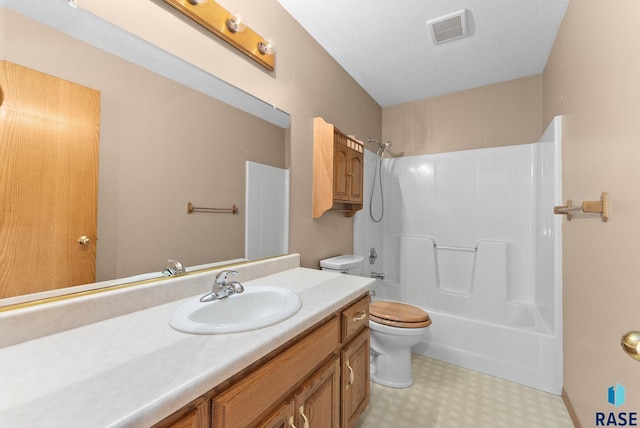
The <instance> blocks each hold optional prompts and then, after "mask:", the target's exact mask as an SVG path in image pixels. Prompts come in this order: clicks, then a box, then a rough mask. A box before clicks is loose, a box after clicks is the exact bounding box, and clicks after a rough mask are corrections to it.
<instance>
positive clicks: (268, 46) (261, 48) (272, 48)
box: [258, 39, 276, 55]
mask: <svg viewBox="0 0 640 428" xmlns="http://www.w3.org/2000/svg"><path fill="white" fill-rule="evenodd" d="M258 52H260V53H261V54H262V55H267V54H268V55H273V54H274V53H276V45H275V43H274V42H273V40H271V39H266V40H263V41H261V42H258Z"/></svg>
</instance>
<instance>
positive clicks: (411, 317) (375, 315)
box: [320, 255, 431, 388]
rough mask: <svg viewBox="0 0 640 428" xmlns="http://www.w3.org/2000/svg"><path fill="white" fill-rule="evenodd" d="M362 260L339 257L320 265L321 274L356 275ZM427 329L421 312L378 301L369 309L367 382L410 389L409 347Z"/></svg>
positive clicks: (360, 267)
mask: <svg viewBox="0 0 640 428" xmlns="http://www.w3.org/2000/svg"><path fill="white" fill-rule="evenodd" d="M363 260H364V257H360V256H353V255H342V256H337V257H332V258H330V259H325V260H322V261H321V262H320V266H321V268H322V270H326V271H333V272H340V273H345V274H351V275H360V273H361V271H362V261H363ZM429 325H431V318H429V315H428V314H427V313H426V312H425V311H423V310H422V309H420V308H418V307H415V306H412V305H408V304H406V303H400V302H394V301H388V300H380V301H375V302H372V303H371V304H370V305H369V328H370V331H371V370H370V372H371V380H372V381H373V382H376V383H378V384H380V385H385V386H390V387H393V388H407V387H409V386H411V385H413V376H412V374H411V347H412V346H413V345H416V344H417V343H418V342H420V339H422V337H423V336H424V335H425V334H426V333H427V328H428V326H429Z"/></svg>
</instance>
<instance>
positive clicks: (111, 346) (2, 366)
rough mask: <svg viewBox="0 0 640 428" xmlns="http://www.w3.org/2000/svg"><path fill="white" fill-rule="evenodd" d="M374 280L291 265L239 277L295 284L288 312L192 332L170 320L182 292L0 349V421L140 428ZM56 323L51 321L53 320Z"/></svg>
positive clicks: (256, 283)
mask: <svg viewBox="0 0 640 428" xmlns="http://www.w3.org/2000/svg"><path fill="white" fill-rule="evenodd" d="M372 283H373V280H372V279H369V278H363V277H357V276H351V275H339V274H333V273H328V272H322V271H319V270H312V269H305V268H296V269H292V270H288V271H285V272H280V273H277V274H274V275H269V276H265V277H262V278H259V279H255V280H252V281H247V282H245V283H243V285H244V286H245V287H253V286H259V285H272V286H280V287H285V288H289V289H291V290H293V291H295V292H297V293H298V294H299V296H300V298H301V299H302V302H303V306H302V308H301V309H300V311H299V312H298V313H296V314H295V315H294V316H293V317H291V318H289V319H287V320H285V321H283V322H281V323H279V324H276V325H274V326H270V327H266V328H263V329H259V330H254V331H249V332H244V333H234V334H227V335H190V334H185V333H180V332H178V331H175V330H173V329H172V328H171V327H170V326H169V319H170V317H171V315H172V314H173V312H174V311H175V309H176V308H177V307H178V306H180V305H181V304H182V303H184V302H185V301H186V300H188V299H182V300H178V301H175V302H171V303H166V304H163V305H159V306H155V307H151V308H149V309H144V310H141V311H138V312H133V313H130V314H127V315H123V316H119V317H116V318H111V319H108V320H105V321H100V322H97V323H94V324H89V325H86V326H83V327H79V328H75V329H72V330H68V331H64V332H61V333H57V334H53V335H50V336H45V337H42V338H39V339H35V340H31V341H28V342H24V343H20V344H18V345H14V346H9V347H6V348H2V349H0V427H3V428H10V427H16V428H18V427H19V428H24V427H39V428H44V427H56V428H58V427H66V428H70V427H82V428H86V427H107V426H123V427H124V426H126V427H148V426H151V425H153V424H154V423H156V422H159V421H160V420H162V419H163V418H164V417H166V416H168V415H170V414H171V413H173V412H174V411H176V410H178V409H179V408H181V407H183V406H184V405H185V404H187V403H189V402H190V401H192V400H194V399H195V398H197V397H199V396H200V395H202V394H204V393H205V392H207V391H209V390H210V389H212V388H213V387H215V386H216V385H218V384H219V383H220V382H222V381H224V380H225V379H227V378H229V377H230V376H232V375H233V374H235V373H237V372H238V371H240V370H241V369H243V368H244V367H247V366H248V365H250V364H251V363H253V362H254V361H256V360H258V359H259V358H261V357H262V356H264V355H266V354H267V353H269V352H270V351H272V350H273V349H275V348H277V347H278V346H280V345H282V344H284V343H286V342H287V341H288V340H290V339H291V338H293V337H294V336H296V335H298V334H299V333H301V332H303V331H304V330H306V329H307V328H309V327H311V326H312V325H314V324H315V323H317V322H318V321H321V320H322V319H324V318H325V317H326V316H328V315H329V314H331V313H332V312H335V311H336V310H337V309H339V308H340V307H342V306H343V305H345V304H347V303H348V302H350V301H351V300H353V299H355V298H356V297H358V296H359V295H361V294H363V293H365V292H366V291H367V290H368V289H369V287H370V285H371V284H372ZM51 322H55V320H51Z"/></svg>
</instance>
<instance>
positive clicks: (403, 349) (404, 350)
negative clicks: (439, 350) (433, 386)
mask: <svg viewBox="0 0 640 428" xmlns="http://www.w3.org/2000/svg"><path fill="white" fill-rule="evenodd" d="M429 325H431V318H429V315H428V314H427V313H426V312H425V311H423V310H422V309H420V308H417V307H415V306H411V305H408V304H406V303H400V302H394V301H375V302H372V303H371V305H369V328H370V329H371V380H372V381H374V382H376V383H378V384H380V385H385V386H390V387H393V388H407V387H409V386H411V385H413V376H412V373H411V347H412V346H413V345H416V344H417V343H418V342H420V339H422V337H423V336H424V335H425V334H426V333H427V328H428V326H429Z"/></svg>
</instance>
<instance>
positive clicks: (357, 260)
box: [320, 254, 364, 269]
mask: <svg viewBox="0 0 640 428" xmlns="http://www.w3.org/2000/svg"><path fill="white" fill-rule="evenodd" d="M363 260H364V257H362V256H354V255H352V254H343V255H342V256H336V257H331V258H330V259H324V260H320V267H323V268H329V269H351V268H355V267H360V266H362V261H363Z"/></svg>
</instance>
